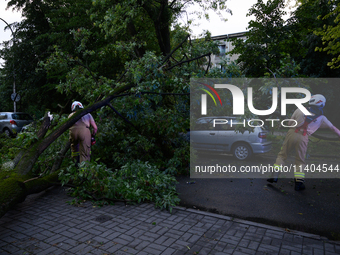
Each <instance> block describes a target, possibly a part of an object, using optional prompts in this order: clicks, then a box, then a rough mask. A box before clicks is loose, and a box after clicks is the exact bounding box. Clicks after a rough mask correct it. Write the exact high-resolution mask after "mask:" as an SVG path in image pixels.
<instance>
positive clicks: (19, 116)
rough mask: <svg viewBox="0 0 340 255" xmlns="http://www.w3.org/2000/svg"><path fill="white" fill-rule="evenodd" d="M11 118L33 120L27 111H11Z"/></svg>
mask: <svg viewBox="0 0 340 255" xmlns="http://www.w3.org/2000/svg"><path fill="white" fill-rule="evenodd" d="M12 118H13V119H15V120H33V118H32V117H31V116H30V115H29V114H27V113H13V114H12Z"/></svg>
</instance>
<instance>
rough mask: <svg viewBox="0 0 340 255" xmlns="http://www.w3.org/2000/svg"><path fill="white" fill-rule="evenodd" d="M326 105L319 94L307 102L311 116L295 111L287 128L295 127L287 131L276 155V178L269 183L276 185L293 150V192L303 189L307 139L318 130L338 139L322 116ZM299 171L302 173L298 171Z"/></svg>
mask: <svg viewBox="0 0 340 255" xmlns="http://www.w3.org/2000/svg"><path fill="white" fill-rule="evenodd" d="M325 104H326V98H325V97H324V96H323V95H321V94H316V95H314V96H312V97H311V99H310V100H309V107H308V111H309V112H310V113H311V114H312V115H308V116H305V115H304V114H303V113H302V111H301V110H300V109H297V110H295V112H294V113H293V115H292V117H291V119H292V120H295V121H296V122H294V121H290V122H289V124H288V125H289V126H293V125H294V124H296V123H297V125H296V126H295V127H292V128H290V129H289V130H288V132H287V135H286V137H285V140H284V142H283V145H282V147H281V151H280V152H279V154H278V155H277V158H276V161H275V164H274V168H275V169H276V170H278V171H276V173H277V174H276V176H274V178H270V179H267V181H268V182H270V183H276V182H277V181H278V176H279V173H280V172H281V170H282V166H283V165H284V164H285V161H286V159H287V157H288V154H289V152H290V151H292V150H293V149H295V165H296V171H295V172H294V183H295V190H296V191H300V190H304V189H305V185H304V182H305V173H304V172H303V169H304V168H305V165H306V163H305V155H306V152H307V146H308V138H309V136H311V135H312V134H313V133H314V132H315V131H317V130H318V129H319V128H328V129H330V130H332V131H333V132H334V133H335V134H337V135H338V136H339V137H340V131H339V129H337V128H336V127H335V126H334V125H333V124H332V123H331V122H330V121H329V120H328V119H327V118H326V116H324V115H323V108H324V107H325ZM300 169H301V170H302V171H300Z"/></svg>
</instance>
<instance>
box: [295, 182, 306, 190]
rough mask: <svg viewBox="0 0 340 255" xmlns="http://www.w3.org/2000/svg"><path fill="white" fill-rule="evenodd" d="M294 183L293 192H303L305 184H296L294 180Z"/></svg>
mask: <svg viewBox="0 0 340 255" xmlns="http://www.w3.org/2000/svg"><path fill="white" fill-rule="evenodd" d="M294 182H295V190H296V191H301V190H304V189H305V188H306V187H305V184H304V183H303V182H298V181H296V180H294Z"/></svg>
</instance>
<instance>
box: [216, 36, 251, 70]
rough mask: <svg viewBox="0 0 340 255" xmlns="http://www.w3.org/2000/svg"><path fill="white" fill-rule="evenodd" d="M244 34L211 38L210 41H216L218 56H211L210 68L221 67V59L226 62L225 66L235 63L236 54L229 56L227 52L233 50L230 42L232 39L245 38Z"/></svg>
mask: <svg viewBox="0 0 340 255" xmlns="http://www.w3.org/2000/svg"><path fill="white" fill-rule="evenodd" d="M245 33H246V32H240V33H233V34H226V35H218V36H212V37H211V39H212V40H214V41H218V43H219V46H218V48H219V50H220V53H219V54H218V55H214V54H213V55H211V64H212V67H221V64H220V63H221V61H222V59H226V60H227V64H230V63H231V62H233V61H235V60H236V59H237V58H238V56H239V55H238V54H233V55H231V54H229V52H230V51H231V50H232V49H233V48H234V46H233V43H232V42H231V39H232V38H243V39H244V40H245V39H246V37H245Z"/></svg>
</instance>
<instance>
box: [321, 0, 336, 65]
mask: <svg viewBox="0 0 340 255" xmlns="http://www.w3.org/2000/svg"><path fill="white" fill-rule="evenodd" d="M329 5H330V7H331V11H330V12H329V13H328V14H327V15H325V16H324V17H321V16H319V17H318V18H319V19H322V20H328V19H331V20H333V21H334V24H332V25H326V24H325V25H324V26H323V30H322V31H315V34H316V35H319V36H321V37H322V42H323V45H324V46H323V47H317V48H316V50H317V51H321V52H322V51H325V52H327V53H328V54H331V55H332V56H333V58H332V59H331V61H330V62H328V66H330V68H332V69H337V68H340V2H339V1H329Z"/></svg>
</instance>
